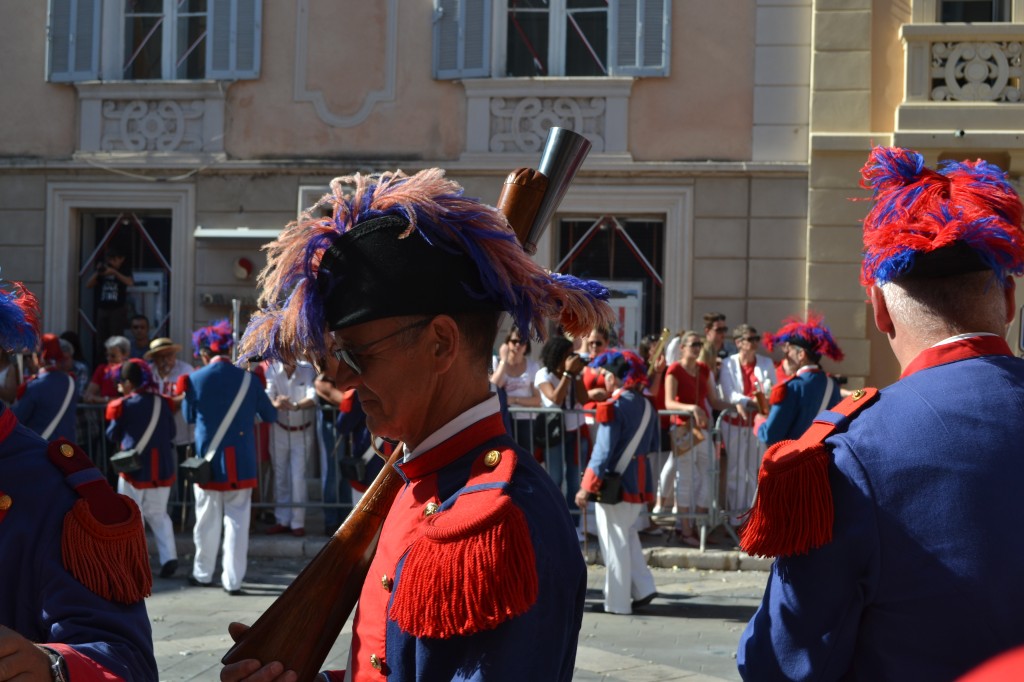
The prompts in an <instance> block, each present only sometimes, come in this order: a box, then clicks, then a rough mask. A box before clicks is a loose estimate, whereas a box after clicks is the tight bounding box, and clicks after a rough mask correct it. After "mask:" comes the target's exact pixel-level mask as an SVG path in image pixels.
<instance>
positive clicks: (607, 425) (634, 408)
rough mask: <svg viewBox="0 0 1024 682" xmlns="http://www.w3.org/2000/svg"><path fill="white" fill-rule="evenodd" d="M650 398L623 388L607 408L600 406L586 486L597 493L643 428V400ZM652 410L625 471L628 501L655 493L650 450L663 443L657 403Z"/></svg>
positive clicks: (646, 498) (624, 492)
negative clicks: (649, 459) (639, 430)
mask: <svg viewBox="0 0 1024 682" xmlns="http://www.w3.org/2000/svg"><path fill="white" fill-rule="evenodd" d="M649 402H650V401H648V399H647V398H646V397H644V396H643V395H641V394H640V393H637V392H636V391H622V392H621V393H619V394H618V397H617V398H615V399H614V401H613V402H611V403H610V405H609V406H608V408H604V409H601V408H599V410H598V425H597V437H596V439H595V441H594V451H593V452H592V453H591V455H590V462H589V463H588V464H587V470H586V471H585V472H584V473H583V487H584V488H585V489H587V490H589V491H590V492H594V493H596V492H597V491H598V490H599V489H600V487H601V481H603V480H604V478H605V476H607V475H608V472H609V471H614V470H615V466H616V465H617V464H618V462H619V458H620V457H621V456H622V454H623V453H624V452H625V451H626V446H627V445H628V444H629V442H630V440H632V438H633V436H634V435H635V434H636V432H637V429H639V428H640V422H641V420H642V418H643V413H644V404H645V403H648V404H649ZM609 408H610V409H609ZM650 414H651V416H650V419H649V420H648V421H647V427H646V429H645V432H644V433H643V434H642V435H641V436H640V441H639V446H638V447H637V449H636V453H635V454H634V456H633V458H632V459H631V460H630V462H629V464H628V465H627V466H626V469H625V471H623V472H622V499H623V501H625V502H648V501H650V500H651V499H652V495H653V494H654V484H653V478H652V476H651V465H650V463H649V462H648V461H647V453H649V452H657V451H658V449H659V448H660V447H661V430H660V425H659V422H658V411H657V410H656V409H654V405H650ZM604 415H607V417H605V416H604ZM605 419H609V421H605Z"/></svg>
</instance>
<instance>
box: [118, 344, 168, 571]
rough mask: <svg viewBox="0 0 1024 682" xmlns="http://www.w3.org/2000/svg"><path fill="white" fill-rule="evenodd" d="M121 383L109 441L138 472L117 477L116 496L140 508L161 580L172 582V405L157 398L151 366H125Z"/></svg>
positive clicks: (136, 363)
mask: <svg viewBox="0 0 1024 682" xmlns="http://www.w3.org/2000/svg"><path fill="white" fill-rule="evenodd" d="M119 378H120V382H119V383H118V388H119V389H120V391H121V394H122V395H123V397H122V398H118V399H117V400H113V401H111V402H110V404H108V405H107V411H106V417H107V421H108V422H110V423H109V425H108V426H107V436H108V437H109V438H110V439H111V440H113V441H114V442H116V443H118V444H119V445H120V447H121V450H122V451H127V450H135V451H136V454H137V455H138V461H139V468H138V469H136V470H134V471H121V472H120V474H119V476H118V479H117V492H119V493H121V494H122V495H127V496H128V497H130V498H132V499H133V500H134V501H135V504H137V505H139V509H140V510H141V511H142V518H143V519H144V520H145V521H146V523H147V524H149V529H150V530H151V531H152V532H153V538H154V539H155V540H156V548H157V554H158V556H159V558H160V577H161V578H170V577H171V576H172V575H174V572H175V571H177V570H178V549H177V547H176V546H175V544H174V526H173V525H172V524H171V517H170V516H169V515H168V514H167V500H168V499H169V498H170V493H171V486H172V484H173V483H174V476H175V471H177V464H178V463H177V461H176V458H175V456H174V452H173V451H172V449H171V442H172V440H173V439H174V432H175V427H174V417H173V416H172V414H171V411H172V408H171V402H170V400H169V399H167V398H165V397H164V396H162V395H160V394H159V393H157V387H156V384H155V383H154V382H153V375H152V373H151V372H150V369H149V365H148V364H146V362H145V361H143V360H139V359H138V358H131V359H130V360H126V361H125V362H123V363H122V364H121V371H120V375H119Z"/></svg>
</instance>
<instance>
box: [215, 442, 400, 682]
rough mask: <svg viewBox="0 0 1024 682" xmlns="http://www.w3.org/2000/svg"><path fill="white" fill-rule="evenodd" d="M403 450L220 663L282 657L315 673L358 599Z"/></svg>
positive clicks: (305, 675) (303, 675) (304, 672)
mask: <svg viewBox="0 0 1024 682" xmlns="http://www.w3.org/2000/svg"><path fill="white" fill-rule="evenodd" d="M402 452H403V448H401V447H397V448H395V452H394V453H393V454H392V455H391V457H390V458H389V459H388V461H387V463H386V464H385V465H384V468H383V469H381V471H380V473H379V474H377V478H376V479H374V481H373V484H372V485H370V487H369V488H368V489H367V491H366V493H365V494H364V495H363V497H362V499H361V500H360V501H359V504H358V505H357V506H356V507H354V508H353V509H352V511H351V512H350V513H349V515H348V517H347V518H346V519H345V522H344V523H342V524H341V527H340V528H338V530H337V532H335V533H334V535H333V536H331V538H330V539H329V540H328V541H327V544H326V545H324V547H323V549H321V550H320V551H319V552H318V553H317V555H316V556H315V557H313V559H312V560H311V561H310V562H309V564H308V565H307V566H306V567H305V568H304V569H302V572H301V573H299V575H298V576H297V577H296V578H295V580H294V581H292V584H291V585H289V586H288V588H287V589H286V590H285V591H284V592H283V593H282V594H281V596H280V597H278V598H277V600H276V601H275V602H274V603H273V604H271V605H270V608H268V609H267V610H266V611H265V612H264V613H263V615H262V616H260V617H259V619H258V620H257V621H256V622H255V623H253V625H252V627H251V628H249V630H247V631H246V632H245V634H244V635H243V636H242V637H241V638H240V639H239V641H238V642H237V643H236V644H235V645H234V646H233V647H231V649H229V650H228V652H227V653H226V654H224V658H223V659H221V662H223V663H225V664H227V663H237V662H238V661H242V660H245V659H248V658H255V659H257V660H259V661H262V662H264V663H269V662H270V661H281V662H282V663H283V664H284V667H285V669H286V670H294V671H295V672H296V673H298V676H299V682H311V681H312V680H313V679H314V678H315V677H316V675H317V674H318V673H319V672H320V667H321V666H322V665H323V662H324V661H325V660H326V659H327V654H328V652H330V650H331V647H332V646H333V645H334V642H335V640H336V639H338V634H339V633H340V632H341V628H342V627H344V626H345V621H346V620H348V617H349V614H351V613H352V609H353V608H354V607H355V605H356V602H357V601H358V600H359V592H360V590H361V589H362V586H363V581H364V580H365V579H366V572H367V570H369V568H370V562H371V561H372V560H373V555H374V552H375V551H376V550H377V541H378V539H379V538H380V531H381V528H382V527H383V525H384V518H385V517H386V516H387V514H388V510H389V509H391V503H392V502H393V501H394V499H395V496H396V495H397V494H398V491H399V490H401V488H402V485H403V481H402V477H401V476H399V475H398V472H396V471H395V468H394V466H393V465H394V464H395V463H396V462H398V460H399V458H400V457H401V455H402Z"/></svg>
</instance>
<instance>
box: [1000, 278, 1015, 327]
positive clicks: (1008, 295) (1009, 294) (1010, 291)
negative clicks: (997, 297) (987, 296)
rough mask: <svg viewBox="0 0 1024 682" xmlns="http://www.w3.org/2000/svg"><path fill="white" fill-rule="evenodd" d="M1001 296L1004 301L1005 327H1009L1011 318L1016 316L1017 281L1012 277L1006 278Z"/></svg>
mask: <svg viewBox="0 0 1024 682" xmlns="http://www.w3.org/2000/svg"><path fill="white" fill-rule="evenodd" d="M1003 296H1004V297H1005V301H1006V326H1010V324H1011V323H1012V322H1013V316H1014V315H1016V314H1017V280H1015V279H1014V278H1013V277H1007V278H1006V284H1005V286H1003Z"/></svg>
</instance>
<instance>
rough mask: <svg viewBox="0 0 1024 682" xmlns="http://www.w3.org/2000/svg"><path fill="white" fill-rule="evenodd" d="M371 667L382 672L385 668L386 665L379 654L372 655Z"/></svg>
mask: <svg viewBox="0 0 1024 682" xmlns="http://www.w3.org/2000/svg"><path fill="white" fill-rule="evenodd" d="M370 665H372V666H373V669H374V670H380V669H381V668H383V667H384V663H383V662H382V661H381V660H380V656H378V655H377V654H370Z"/></svg>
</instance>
